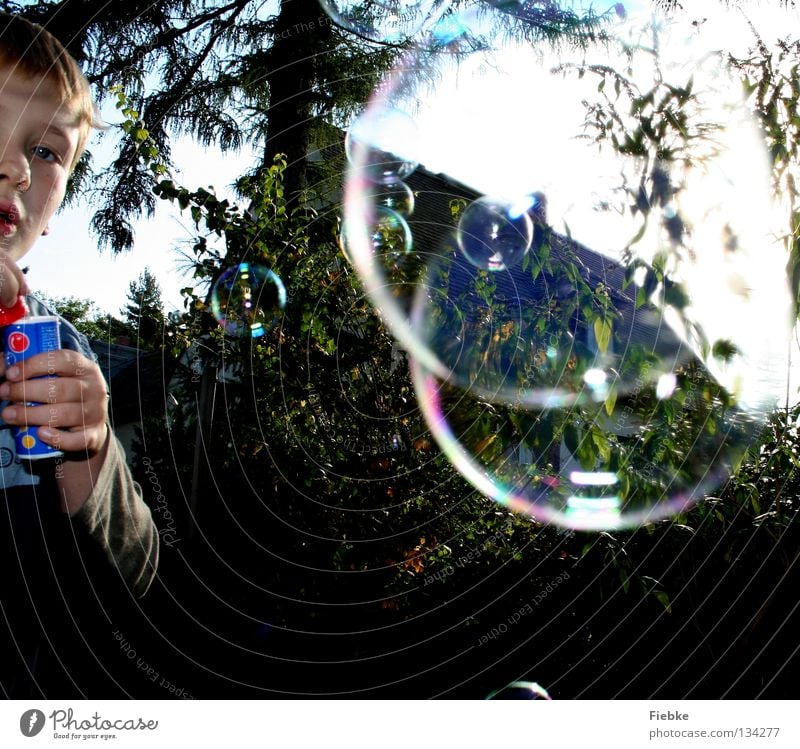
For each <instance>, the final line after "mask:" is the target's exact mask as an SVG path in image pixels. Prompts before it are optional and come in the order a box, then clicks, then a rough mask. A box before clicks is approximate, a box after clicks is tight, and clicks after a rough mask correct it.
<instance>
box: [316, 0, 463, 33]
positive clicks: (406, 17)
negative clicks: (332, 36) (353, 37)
mask: <svg viewBox="0 0 800 749" xmlns="http://www.w3.org/2000/svg"><path fill="white" fill-rule="evenodd" d="M449 4H450V3H449V2H447V1H446V0H377V1H373V2H370V0H320V5H321V6H322V9H323V10H324V11H325V12H326V13H327V14H328V15H329V16H330V18H331V20H332V21H333V22H334V23H335V24H336V25H337V26H340V27H341V28H343V29H345V30H347V31H351V32H353V33H354V34H357V35H358V36H361V37H363V38H365V39H369V40H370V41H374V42H383V43H388V44H400V43H402V42H405V41H407V40H408V39H410V38H411V37H412V36H414V35H415V34H417V33H418V32H419V31H421V30H422V29H423V28H425V27H426V26H429V25H430V24H432V23H434V22H435V21H436V19H437V18H439V16H440V15H441V14H442V12H443V11H444V10H445V9H446V8H447V6H448V5H449Z"/></svg>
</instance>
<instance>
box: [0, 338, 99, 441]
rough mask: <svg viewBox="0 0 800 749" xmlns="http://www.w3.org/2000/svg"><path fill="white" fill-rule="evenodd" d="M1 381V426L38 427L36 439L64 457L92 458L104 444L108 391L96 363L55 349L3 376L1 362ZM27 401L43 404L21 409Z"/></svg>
mask: <svg viewBox="0 0 800 749" xmlns="http://www.w3.org/2000/svg"><path fill="white" fill-rule="evenodd" d="M47 375H57V376H56V377H52V376H51V377H48V376H47ZM2 376H5V378H6V381H5V382H4V383H3V384H2V385H0V398H2V399H3V400H9V401H11V405H9V406H8V407H7V408H5V409H4V410H3V412H2V414H0V415H2V417H3V419H4V420H5V421H6V423H8V424H13V425H14V426H25V425H26V424H27V425H28V426H39V427H42V428H41V429H39V438H40V439H41V440H42V441H43V442H46V443H47V444H48V445H52V446H53V447H56V448H58V449H59V450H63V451H64V452H67V453H69V452H87V451H88V453H89V455H93V454H95V453H97V452H98V451H99V450H100V449H101V448H102V447H103V446H104V445H105V443H106V440H107V439H108V432H109V430H108V427H107V425H106V419H107V416H108V392H107V390H106V381H105V379H104V378H103V375H102V373H101V372H100V368H99V367H98V366H97V364H96V363H95V362H93V361H90V360H89V359H87V358H86V357H85V356H82V355H81V354H79V353H78V352H76V351H70V350H68V349H60V350H58V351H46V352H44V353H41V354H37V355H36V356H32V357H31V358H30V359H26V360H25V361H24V362H21V363H19V364H15V365H14V366H13V367H10V368H9V369H8V371H6V367H5V363H4V362H3V361H2V357H0V377H2ZM35 377H41V378H42V379H33V378H35ZM29 402H37V403H41V404H42V405H40V406H25V405H24V404H25V403H29ZM63 430H66V431H63Z"/></svg>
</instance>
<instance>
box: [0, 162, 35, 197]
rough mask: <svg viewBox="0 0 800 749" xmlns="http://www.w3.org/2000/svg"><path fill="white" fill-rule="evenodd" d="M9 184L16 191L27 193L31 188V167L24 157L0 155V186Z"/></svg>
mask: <svg viewBox="0 0 800 749" xmlns="http://www.w3.org/2000/svg"><path fill="white" fill-rule="evenodd" d="M5 182H9V183H10V184H11V185H13V187H14V189H15V190H19V191H20V192H25V191H26V190H27V189H28V188H29V187H30V186H31V165H30V162H29V161H28V159H26V158H25V157H24V156H13V157H12V156H10V155H7V154H6V153H2V154H0V184H2V183H5Z"/></svg>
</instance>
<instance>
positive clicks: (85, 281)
mask: <svg viewBox="0 0 800 749" xmlns="http://www.w3.org/2000/svg"><path fill="white" fill-rule="evenodd" d="M97 145H98V144H97V143H92V144H90V146H89V148H90V150H93V153H95V163H102V162H101V161H100V159H101V157H102V154H103V152H104V151H105V150H106V149H105V147H104V145H101V147H100V148H98V147H97ZM173 156H174V160H175V163H176V164H177V165H179V167H180V171H178V172H176V174H175V177H176V179H178V180H180V181H181V182H182V183H183V184H184V185H186V186H188V187H190V188H195V187H201V186H208V185H213V186H214V187H215V188H216V192H217V194H219V195H228V194H229V192H230V191H229V189H228V186H229V185H230V184H231V183H232V182H233V180H234V179H235V178H236V177H238V176H240V175H241V174H242V173H243V172H245V171H246V170H247V169H248V168H250V167H251V166H252V159H251V158H250V156H249V155H242V154H239V155H226V156H222V155H221V154H220V153H219V152H216V151H214V150H211V149H209V150H206V149H203V148H200V147H199V146H196V145H195V144H193V143H192V142H190V141H188V140H185V139H183V140H180V141H178V142H176V144H175V145H174V147H173ZM92 214H93V209H92V208H91V207H89V206H87V205H86V204H85V203H81V204H79V205H76V206H71V207H69V208H66V209H64V210H63V211H61V212H60V213H59V214H58V215H57V216H55V217H54V219H53V220H52V222H51V226H50V228H51V231H50V234H49V235H48V236H45V237H42V238H41V239H40V240H39V242H38V243H37V245H36V246H35V247H34V248H33V250H31V252H30V254H29V255H28V256H27V257H26V258H25V261H24V264H25V265H28V266H30V271H29V273H28V281H29V283H30V285H31V288H33V289H35V290H36V291H38V292H41V293H43V294H46V295H47V296H77V297H80V298H88V299H92V300H93V301H94V302H95V303H96V304H97V305H98V307H100V308H101V309H103V310H104V311H106V312H110V313H111V314H115V315H118V314H119V308H120V307H121V306H122V305H123V304H124V303H125V301H126V298H125V297H126V294H127V292H128V285H129V284H130V282H131V281H133V280H134V279H136V278H137V277H138V276H139V274H140V273H141V272H142V270H143V269H144V268H145V266H147V267H149V268H150V269H151V270H152V271H153V272H154V273H155V274H156V277H157V278H158V280H159V283H160V285H161V289H162V293H163V297H164V301H165V303H166V305H167V308H168V309H178V308H180V309H182V298H181V296H180V293H179V292H180V289H181V288H182V287H183V286H186V285H188V279H186V277H185V276H183V275H182V273H181V271H179V267H180V255H179V252H178V250H177V249H176V248H179V247H181V246H184V249H185V250H187V251H189V250H190V248H191V239H192V236H193V232H192V230H193V228H194V225H193V224H192V221H191V219H190V218H189V217H188V216H187V215H181V213H180V212H179V211H178V210H177V207H175V208H173V207H171V206H170V205H169V204H167V203H164V202H163V201H158V206H157V209H156V215H155V217H154V218H153V219H151V220H146V219H145V220H141V221H139V222H137V224H136V244H135V246H134V248H133V250H131V251H130V252H128V253H124V254H122V255H119V256H113V255H112V254H111V252H110V251H108V250H106V251H104V252H103V253H102V254H101V253H100V252H99V251H98V249H97V245H96V240H95V237H94V236H93V235H92V234H91V233H90V231H89V229H88V226H89V221H90V220H91V216H92Z"/></svg>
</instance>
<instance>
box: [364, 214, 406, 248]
mask: <svg viewBox="0 0 800 749" xmlns="http://www.w3.org/2000/svg"><path fill="white" fill-rule="evenodd" d="M372 249H373V252H375V254H376V255H391V256H393V257H395V256H400V255H405V254H406V253H409V252H411V249H412V238H411V229H410V228H409V227H408V224H407V223H406V220H405V219H404V218H403V217H402V216H401V215H400V214H399V213H398V212H397V211H394V210H392V209H391V208H387V207H385V206H377V207H376V208H375V219H374V222H373V229H372Z"/></svg>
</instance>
